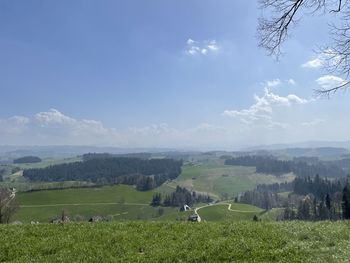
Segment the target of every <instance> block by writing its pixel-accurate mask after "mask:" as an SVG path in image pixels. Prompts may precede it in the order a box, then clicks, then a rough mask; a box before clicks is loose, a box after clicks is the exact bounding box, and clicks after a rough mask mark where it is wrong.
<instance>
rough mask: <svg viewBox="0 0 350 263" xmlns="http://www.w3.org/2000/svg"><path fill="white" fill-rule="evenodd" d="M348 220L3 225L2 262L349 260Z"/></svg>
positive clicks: (0, 230) (0, 255) (349, 236)
mask: <svg viewBox="0 0 350 263" xmlns="http://www.w3.org/2000/svg"><path fill="white" fill-rule="evenodd" d="M349 227H350V224H349V223H348V222H335V223H334V222H322V223H310V222H309V223H305V222H283V223H276V222H275V223H264V222H258V223H257V222H239V223H187V222H186V223H179V222H124V223H101V224H88V223H85V224H68V225H48V224H44V225H19V226H18V225H3V226H0V236H1V239H0V248H1V249H0V262H349V261H348V260H349V257H350V250H349V248H350V242H349V241H350V231H349Z"/></svg>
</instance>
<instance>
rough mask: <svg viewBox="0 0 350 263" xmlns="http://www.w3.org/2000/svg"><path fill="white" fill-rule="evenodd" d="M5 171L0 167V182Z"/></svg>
mask: <svg viewBox="0 0 350 263" xmlns="http://www.w3.org/2000/svg"><path fill="white" fill-rule="evenodd" d="M5 171H6V170H5V169H4V168H1V167H0V182H2V181H3V180H4V179H3V176H4V174H5Z"/></svg>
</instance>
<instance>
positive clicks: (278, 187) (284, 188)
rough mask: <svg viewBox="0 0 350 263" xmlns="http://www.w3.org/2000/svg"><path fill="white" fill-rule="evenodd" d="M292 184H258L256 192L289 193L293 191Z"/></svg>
mask: <svg viewBox="0 0 350 263" xmlns="http://www.w3.org/2000/svg"><path fill="white" fill-rule="evenodd" d="M293 188H294V182H284V183H274V184H259V185H257V187H256V190H257V191H258V192H273V193H280V192H289V191H293Z"/></svg>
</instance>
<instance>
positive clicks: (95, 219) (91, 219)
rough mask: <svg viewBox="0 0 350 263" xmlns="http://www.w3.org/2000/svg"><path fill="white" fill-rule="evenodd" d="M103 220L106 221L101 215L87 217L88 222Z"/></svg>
mask: <svg viewBox="0 0 350 263" xmlns="http://www.w3.org/2000/svg"><path fill="white" fill-rule="evenodd" d="M103 221H106V219H105V218H103V217H102V216H93V217H91V218H90V219H89V222H91V223H96V222H103Z"/></svg>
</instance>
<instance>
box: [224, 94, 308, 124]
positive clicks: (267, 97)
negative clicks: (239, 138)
mask: <svg viewBox="0 0 350 263" xmlns="http://www.w3.org/2000/svg"><path fill="white" fill-rule="evenodd" d="M264 91H265V92H264V95H263V96H261V97H259V96H254V99H255V103H254V104H253V105H251V106H250V107H249V108H248V109H243V110H225V111H224V112H223V115H224V116H228V117H236V118H239V119H240V120H241V122H243V123H246V124H251V123H253V122H254V123H255V122H257V121H259V122H261V121H264V122H265V123H266V124H267V125H270V126H271V125H272V126H276V125H277V126H280V127H282V126H285V125H284V124H283V125H281V123H280V122H274V121H273V120H272V117H271V116H272V113H273V109H274V108H275V107H290V106H292V105H295V104H305V103H307V102H309V101H308V100H307V99H303V98H300V97H298V96H297V95H295V94H289V95H287V96H280V95H277V94H274V93H272V92H271V91H270V90H269V89H268V88H265V90H264Z"/></svg>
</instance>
